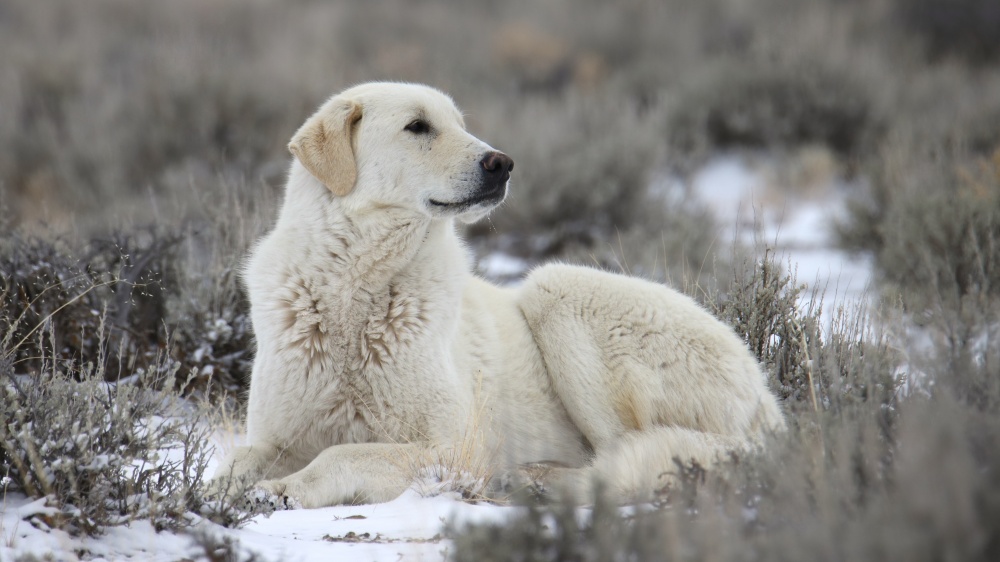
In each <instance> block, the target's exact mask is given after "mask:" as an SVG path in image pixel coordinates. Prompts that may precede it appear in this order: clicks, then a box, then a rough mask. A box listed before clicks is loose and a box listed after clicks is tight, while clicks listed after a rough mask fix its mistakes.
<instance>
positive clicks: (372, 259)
mask: <svg viewBox="0 0 1000 562" xmlns="http://www.w3.org/2000/svg"><path fill="white" fill-rule="evenodd" d="M296 172H300V173H296ZM285 197H286V199H285V205H284V207H283V209H282V212H281V216H280V218H279V227H284V226H289V227H291V228H292V229H294V230H300V229H299V228H296V227H297V226H300V225H318V224H322V225H324V226H325V229H324V230H323V231H320V232H315V231H312V230H310V231H304V230H302V231H301V232H302V235H303V236H304V237H307V238H310V239H311V240H310V241H309V242H310V243H311V245H312V246H313V248H314V249H315V248H322V249H323V251H326V252H328V253H329V256H330V259H329V260H327V261H325V262H324V265H325V266H328V267H329V271H330V272H331V273H333V274H334V275H336V276H338V277H340V278H341V279H342V281H343V282H344V284H345V285H346V286H351V287H366V288H368V289H371V290H379V289H381V288H387V287H388V286H389V284H390V283H391V282H392V281H393V279H395V278H396V277H399V276H404V277H409V276H413V277H417V276H423V277H427V274H428V273H432V272H431V271H426V270H440V269H441V268H446V267H448V266H449V265H454V264H460V265H461V266H462V267H461V271H462V272H467V271H468V270H469V257H468V253H467V251H466V249H465V247H464V245H463V244H462V242H461V241H460V240H459V238H458V236H457V234H456V233H455V225H454V221H453V220H452V219H431V218H429V217H427V216H425V215H422V214H420V213H418V212H415V211H412V210H407V209H403V208H396V207H393V208H373V209H360V210H359V209H353V208H351V207H349V206H348V205H345V204H343V200H341V199H340V198H338V197H336V196H335V195H333V194H332V193H330V191H329V190H327V189H326V188H325V187H324V186H323V185H322V184H321V183H319V182H318V181H317V180H316V179H315V178H313V177H312V176H311V175H309V174H308V173H307V172H305V170H304V169H298V170H294V169H293V173H292V177H291V178H290V179H289V184H288V190H287V192H286V194H285ZM282 223H284V224H282ZM430 248H433V251H434V252H435V253H438V254H440V253H441V252H445V253H448V254H450V255H447V256H442V255H435V256H427V259H416V258H417V256H418V255H419V254H420V253H421V252H422V251H429V249H430ZM418 269H419V270H421V271H416V270H418ZM457 273H458V272H450V271H433V274H432V275H431V276H432V277H436V278H440V277H441V276H442V275H444V276H447V277H451V276H454V275H456V274H457Z"/></svg>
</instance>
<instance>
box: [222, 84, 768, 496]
mask: <svg viewBox="0 0 1000 562" xmlns="http://www.w3.org/2000/svg"><path fill="white" fill-rule="evenodd" d="M345 100H346V102H347V103H349V104H352V105H351V107H360V113H361V117H360V120H359V121H357V123H356V125H354V128H353V129H351V128H350V127H348V130H349V132H348V133H347V134H349V135H351V138H350V139H349V140H350V142H351V143H352V144H351V146H352V147H353V154H354V158H355V163H354V165H355V166H356V174H357V180H356V183H355V184H354V185H353V189H350V186H348V189H350V191H349V193H347V194H346V195H344V196H338V195H335V194H334V193H333V192H332V187H331V188H330V189H328V188H327V187H326V186H324V184H323V183H321V181H320V180H319V179H317V178H316V177H314V176H313V175H312V174H311V173H310V172H309V171H308V170H307V169H306V167H304V166H303V164H302V163H301V162H300V161H299V159H296V160H295V161H294V162H293V164H292V167H291V172H290V175H289V179H288V185H287V189H286V194H285V202H284V206H283V207H282V209H281V214H280V217H279V219H278V222H277V225H276V226H275V228H274V230H273V231H272V232H271V233H270V234H268V235H267V236H266V237H265V238H264V239H263V240H262V241H261V242H260V243H259V244H258V245H257V247H256V248H255V249H254V251H253V253H252V256H251V258H250V260H249V263H248V265H247V267H246V272H245V277H244V278H245V281H246V285H247V288H248V291H249V295H250V301H251V305H252V316H253V324H254V329H255V331H256V336H257V342H258V348H257V357H256V361H255V363H254V368H253V375H252V379H251V384H250V397H249V406H248V417H247V436H248V440H249V443H250V444H251V445H250V446H248V447H242V448H239V449H237V450H236V451H235V452H234V453H233V454H232V455H231V456H230V457H229V458H228V459H227V460H226V461H225V462H224V463H223V466H222V468H221V469H220V471H219V473H218V474H217V475H216V477H217V479H218V478H220V477H228V476H240V477H245V478H249V479H252V480H254V481H257V480H261V479H263V481H261V482H260V483H259V485H260V486H261V487H263V488H264V489H265V490H268V491H270V492H272V493H276V494H284V495H286V496H288V497H290V498H292V499H294V500H297V501H298V502H300V503H301V504H302V505H303V506H305V507H315V506H324V505H332V504H339V503H349V502H378V501H386V500H389V499H392V498H393V497H395V496H397V495H398V494H400V493H401V492H402V491H403V490H404V489H405V488H406V486H408V485H409V483H410V480H411V478H412V476H413V470H412V467H411V466H410V464H411V461H412V459H419V458H423V457H422V455H425V453H427V452H428V451H429V450H431V449H433V448H438V447H443V448H447V447H455V446H458V444H459V443H460V442H461V441H462V440H463V439H469V436H470V435H471V434H472V433H473V432H478V434H480V435H481V436H482V439H483V444H482V445H481V446H480V447H479V448H478V449H477V451H476V454H479V455H490V457H489V461H490V462H493V463H494V464H495V465H496V467H497V468H498V471H499V470H503V469H516V468H517V467H518V466H519V465H522V464H524V463H536V462H546V463H551V464H552V465H555V466H559V467H561V468H557V469H553V470H551V471H548V472H547V474H549V476H550V477H551V478H552V479H554V480H556V482H554V483H553V485H555V484H566V485H574V486H577V489H576V491H577V492H581V491H586V486H588V485H589V483H590V482H591V479H592V478H593V477H595V476H596V477H603V478H604V479H606V480H607V481H608V484H609V485H610V486H611V489H612V490H613V491H615V492H616V493H617V494H618V495H619V497H620V498H622V499H634V498H641V497H644V496H645V495H646V494H648V493H649V492H650V491H651V490H652V489H653V488H654V487H655V486H657V485H660V484H662V483H663V475H664V473H667V472H669V471H670V469H671V468H672V467H673V466H674V465H673V462H672V460H673V458H674V457H680V458H681V459H684V460H689V459H694V460H698V461H699V462H701V463H703V464H705V465H709V464H711V463H712V462H713V461H714V460H716V458H717V457H718V456H719V455H720V453H722V452H724V451H726V450H730V449H734V448H747V447H753V446H755V445H756V444H757V443H759V441H760V438H761V437H762V435H763V434H764V432H766V431H770V430H774V429H780V428H782V427H783V425H784V421H783V419H782V415H781V413H780V410H779V408H778V405H777V402H776V400H775V398H774V397H773V396H772V394H771V393H770V392H769V391H768V389H767V386H766V382H765V377H764V375H763V374H762V373H761V371H760V369H759V367H758V365H757V363H756V362H755V361H754V359H753V358H752V357H751V355H750V353H749V352H748V350H747V349H746V347H745V346H744V345H743V343H742V342H741V341H740V340H739V338H737V337H736V335H734V334H733V332H732V331H731V330H730V329H729V328H728V327H726V326H725V325H723V324H722V323H720V322H719V321H717V320H716V319H715V318H713V317H712V316H711V315H710V314H708V313H707V312H705V311H704V310H703V309H702V308H701V307H699V306H698V305H697V304H696V303H695V302H694V301H692V300H691V299H689V298H688V297H686V296H683V295H681V294H679V293H677V292H675V291H673V290H671V289H669V288H666V287H664V286H662V285H658V284H654V283H650V282H646V281H642V280H638V279H634V278H627V277H624V276H620V275H613V274H610V273H604V272H601V271H597V270H593V269H588V268H582V267H572V266H567V265H548V266H544V267H541V268H539V269H537V270H535V271H534V272H532V273H531V275H530V276H529V277H528V279H527V280H526V281H525V283H524V284H523V285H521V286H520V287H517V288H499V287H495V286H493V285H490V284H488V283H486V282H484V281H482V280H480V279H478V278H476V277H475V276H473V275H472V274H471V273H470V258H469V254H468V252H467V250H466V249H465V247H464V246H463V245H462V243H461V241H460V240H459V238H458V237H457V236H456V233H455V228H454V219H455V218H458V219H461V220H467V221H468V220H476V219H478V218H480V217H481V216H483V215H484V214H486V213H487V212H489V210H490V209H491V208H493V207H494V206H495V204H496V203H498V202H499V201H496V202H491V203H489V204H481V205H473V206H472V207H471V208H465V209H460V210H453V209H442V208H440V207H439V206H437V205H434V204H432V203H430V202H429V201H431V200H437V201H459V200H462V199H463V198H465V197H467V196H468V195H469V194H470V193H473V192H474V191H475V190H476V188H477V181H478V178H479V176H480V174H481V170H480V160H481V159H482V157H483V155H484V154H486V153H487V152H488V151H491V150H492V149H491V148H490V147H489V146H487V145H486V144H485V143H483V142H482V141H479V140H478V139H476V138H474V137H472V136H471V135H469V134H468V133H467V132H466V131H465V128H464V124H463V122H462V117H461V114H460V113H459V112H458V110H457V109H456V108H455V106H454V104H453V102H452V101H451V99H450V98H448V97H447V96H446V95H444V94H442V93H441V92H438V91H437V90H433V89H431V88H428V87H425V86H417V85H408V84H387V83H375V84H366V85H362V86H358V87H355V88H352V89H350V90H347V91H345V92H343V93H342V94H340V95H338V96H335V97H334V98H332V99H331V100H330V101H328V102H327V103H326V104H325V105H324V106H323V107H321V108H320V110H319V111H318V112H317V114H316V116H314V117H313V119H317V118H319V117H321V116H323V115H326V114H325V113H324V112H330V111H334V110H333V109H331V108H333V107H336V106H338V104H340V105H339V106H340V107H343V104H344V103H345ZM341 112H342V113H343V111H341ZM415 115H420V116H422V117H423V118H424V119H425V120H426V121H427V122H428V123H429V124H430V125H431V127H432V129H433V135H415V134H413V133H411V132H408V131H405V130H404V127H405V126H406V125H407V124H408V123H409V122H410V121H411V120H412V119H413V118H414V116H415ZM308 124H309V122H307V125H308ZM306 128H307V126H304V127H303V129H306ZM320 138H323V137H320ZM293 144H294V143H293ZM344 146H346V145H344ZM293 150H294V148H293ZM350 165H351V164H350V163H347V166H350ZM515 473H516V472H515Z"/></svg>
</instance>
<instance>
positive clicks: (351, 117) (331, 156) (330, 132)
mask: <svg viewBox="0 0 1000 562" xmlns="http://www.w3.org/2000/svg"><path fill="white" fill-rule="evenodd" d="M361 113H362V112H361V105H360V104H358V103H357V102H355V101H352V100H346V99H334V100H331V101H330V102H329V103H328V104H327V105H325V106H323V107H322V108H321V109H320V110H319V111H317V112H316V113H315V114H314V115H313V116H312V117H310V118H309V119H308V120H306V122H305V123H304V124H303V125H302V126H301V127H299V130H298V131H296V132H295V135H294V136H293V137H292V140H291V142H289V143H288V150H290V151H291V152H292V154H294V155H295V157H296V158H298V159H299V162H301V163H302V165H303V166H305V167H306V169H307V170H309V173H311V174H312V175H314V176H316V179H318V180H319V181H321V182H323V185H325V186H326V187H327V188H329V189H330V191H332V192H333V193H334V194H335V195H339V196H344V195H347V194H348V193H350V192H351V190H352V189H354V182H355V181H356V180H357V178H358V168H357V165H356V164H355V162H354V143H353V142H352V141H353V138H352V137H353V136H354V125H355V124H356V123H357V122H358V121H359V120H360V119H361Z"/></svg>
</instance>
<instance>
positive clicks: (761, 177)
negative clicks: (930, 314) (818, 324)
mask: <svg viewBox="0 0 1000 562" xmlns="http://www.w3.org/2000/svg"><path fill="white" fill-rule="evenodd" d="M851 188H852V186H851V185H849V184H847V183H844V182H842V181H840V180H839V179H838V178H837V177H836V176H835V175H834V172H833V165H832V163H830V162H827V161H825V159H824V157H823V156H822V154H819V155H815V154H814V155H810V154H809V153H805V154H800V155H797V156H796V157H795V158H794V160H793V161H791V162H788V161H785V162H777V161H775V160H771V159H759V160H756V161H755V160H750V159H742V158H738V157H732V156H727V157H721V158H718V159H715V160H713V161H711V162H709V164H708V165H707V166H705V167H704V168H702V169H701V170H700V171H699V172H698V173H697V174H695V176H694V178H693V180H692V182H691V185H690V186H688V187H687V188H685V186H675V187H674V189H686V191H685V195H686V196H689V197H693V198H694V199H696V200H698V201H700V202H701V203H703V204H705V205H707V206H708V207H709V208H710V209H711V210H712V211H713V212H714V214H715V216H716V217H717V218H718V219H719V224H721V225H722V226H723V227H724V228H726V229H727V231H726V232H725V234H724V236H726V237H727V238H725V240H737V241H739V242H740V243H742V244H743V245H745V246H747V247H756V248H760V247H761V245H763V247H765V248H767V249H768V250H769V251H771V252H774V253H775V255H776V256H777V257H778V259H779V261H780V262H781V263H782V264H785V265H786V267H787V268H788V269H789V270H790V271H792V272H794V273H795V274H796V278H797V280H798V282H799V283H804V284H806V285H807V286H808V287H809V289H810V290H811V291H816V292H817V294H820V295H822V296H823V297H824V309H825V311H826V312H832V310H833V308H834V307H836V306H840V305H854V304H862V303H863V301H865V300H866V295H867V292H868V287H869V285H870V283H871V280H872V263H871V260H870V259H868V258H864V257H860V256H851V255H849V254H847V253H846V252H844V251H842V250H840V249H838V248H837V247H836V244H835V239H834V231H833V225H834V223H835V221H837V220H839V219H842V218H844V216H845V214H846V212H847V206H846V197H847V195H848V192H849V191H850V189H851ZM809 297H810V295H806V298H809Z"/></svg>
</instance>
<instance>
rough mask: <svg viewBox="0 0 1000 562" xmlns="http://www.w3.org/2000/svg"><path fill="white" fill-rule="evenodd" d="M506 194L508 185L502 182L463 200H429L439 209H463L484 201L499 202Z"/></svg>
mask: <svg viewBox="0 0 1000 562" xmlns="http://www.w3.org/2000/svg"><path fill="white" fill-rule="evenodd" d="M506 194H507V185H506V184H501V185H498V186H496V187H493V188H492V189H489V190H487V191H480V192H478V193H476V194H474V195H472V196H471V197H468V198H466V199H462V200H461V201H438V200H437V199H428V200H427V202H428V203H430V204H431V206H433V207H437V208H439V209H449V210H462V209H468V208H469V207H473V206H475V205H479V204H482V203H499V202H500V201H502V200H503V198H504V196H505V195H506Z"/></svg>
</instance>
